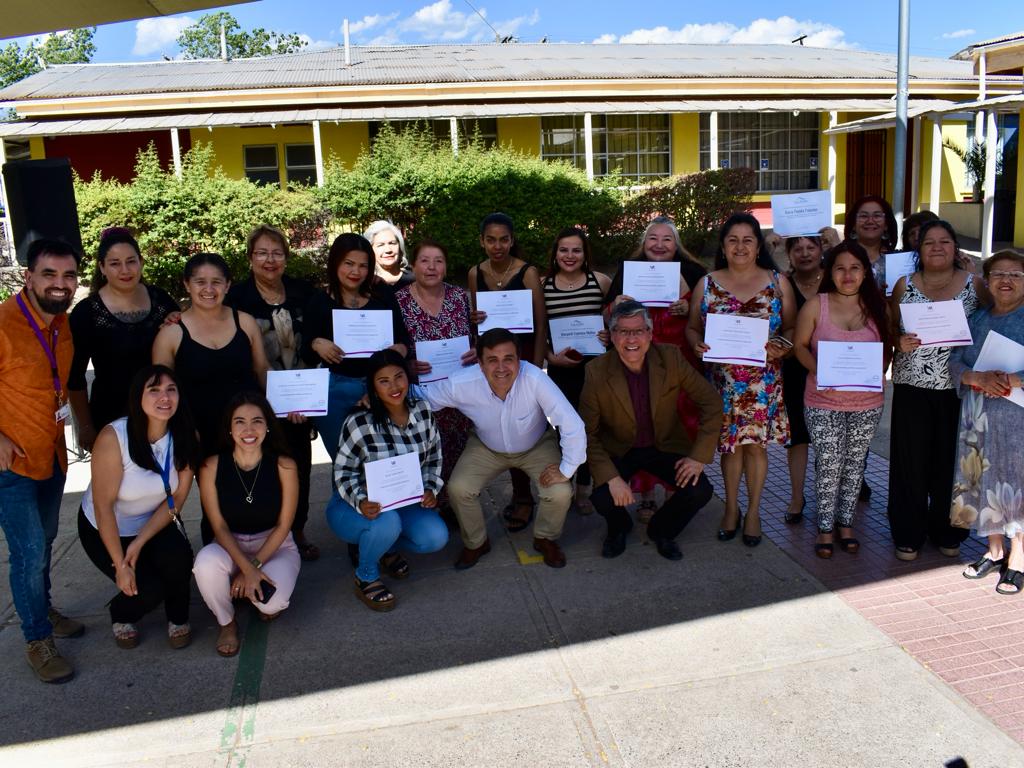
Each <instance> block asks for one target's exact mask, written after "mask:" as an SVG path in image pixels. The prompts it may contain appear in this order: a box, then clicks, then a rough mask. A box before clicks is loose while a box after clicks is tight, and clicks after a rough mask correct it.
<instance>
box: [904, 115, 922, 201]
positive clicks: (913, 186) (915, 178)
mask: <svg viewBox="0 0 1024 768" xmlns="http://www.w3.org/2000/svg"><path fill="white" fill-rule="evenodd" d="M910 130H911V131H912V132H913V133H912V134H911V135H912V136H913V142H914V158H913V160H911V169H910V210H909V211H907V215H908V216H909V215H910V214H912V213H914V212H915V211H917V207H918V205H919V204H920V203H919V201H920V199H921V118H920V117H915V118H914V119H913V120H912V121H911V123H910Z"/></svg>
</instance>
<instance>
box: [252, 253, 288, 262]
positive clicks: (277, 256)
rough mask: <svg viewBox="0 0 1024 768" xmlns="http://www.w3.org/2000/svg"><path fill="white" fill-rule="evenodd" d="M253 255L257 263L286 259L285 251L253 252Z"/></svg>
mask: <svg viewBox="0 0 1024 768" xmlns="http://www.w3.org/2000/svg"><path fill="white" fill-rule="evenodd" d="M252 255H253V258H254V259H256V260H257V261H269V260H270V259H273V260H274V261H280V260H282V259H284V256H285V253H284V251H253V252H252Z"/></svg>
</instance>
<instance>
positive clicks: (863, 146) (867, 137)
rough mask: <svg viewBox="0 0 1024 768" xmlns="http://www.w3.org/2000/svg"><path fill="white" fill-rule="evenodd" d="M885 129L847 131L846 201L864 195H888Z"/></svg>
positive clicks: (848, 201) (851, 200)
mask: <svg viewBox="0 0 1024 768" xmlns="http://www.w3.org/2000/svg"><path fill="white" fill-rule="evenodd" d="M885 137H886V132H885V131H861V132H859V133H849V134H847V135H846V204H847V205H851V204H852V203H853V202H854V201H855V200H857V199H859V198H861V197H864V195H878V196H879V197H885Z"/></svg>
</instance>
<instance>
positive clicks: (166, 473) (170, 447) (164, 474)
mask: <svg viewBox="0 0 1024 768" xmlns="http://www.w3.org/2000/svg"><path fill="white" fill-rule="evenodd" d="M173 454H174V439H173V438H172V437H171V436H170V435H168V436H167V453H166V454H164V463H163V466H160V462H157V466H158V467H160V477H161V479H162V480H163V481H164V493H165V494H166V495H167V513H168V514H169V515H170V516H171V519H172V520H174V524H175V525H177V526H178V530H179V531H181V535H182V536H185V538H188V535H187V534H186V533H185V526H184V525H183V524H182V522H181V515H179V514H178V513H177V511H176V510H175V508H174V494H173V493H171V456H172V455H173Z"/></svg>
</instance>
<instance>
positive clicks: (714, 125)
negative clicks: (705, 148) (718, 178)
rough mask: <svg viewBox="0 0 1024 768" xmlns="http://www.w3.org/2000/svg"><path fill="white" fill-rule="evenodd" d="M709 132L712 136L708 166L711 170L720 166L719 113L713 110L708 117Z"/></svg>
mask: <svg viewBox="0 0 1024 768" xmlns="http://www.w3.org/2000/svg"><path fill="white" fill-rule="evenodd" d="M708 133H709V134H710V137H711V146H710V152H709V153H708V154H709V155H710V157H709V158H708V167H709V168H710V169H711V170H715V169H716V168H718V113H717V112H712V113H711V115H710V116H709V119H708Z"/></svg>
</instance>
